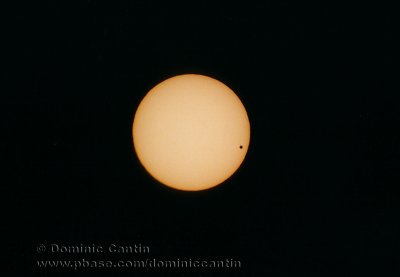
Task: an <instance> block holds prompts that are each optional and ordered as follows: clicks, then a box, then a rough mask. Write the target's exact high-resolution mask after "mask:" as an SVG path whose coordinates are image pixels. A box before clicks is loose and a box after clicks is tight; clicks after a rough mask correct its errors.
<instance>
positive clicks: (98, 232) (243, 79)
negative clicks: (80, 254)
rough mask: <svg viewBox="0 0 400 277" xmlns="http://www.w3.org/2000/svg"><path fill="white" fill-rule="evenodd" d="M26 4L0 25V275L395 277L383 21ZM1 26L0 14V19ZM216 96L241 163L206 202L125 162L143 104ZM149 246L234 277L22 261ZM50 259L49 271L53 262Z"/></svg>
mask: <svg viewBox="0 0 400 277" xmlns="http://www.w3.org/2000/svg"><path fill="white" fill-rule="evenodd" d="M299 2H300V1H293V2H290V1H263V2H261V1H260V2H259V3H251V2H248V1H246V2H240V3H234V2H225V3H223V2H218V1H215V2H203V1H193V2H188V1H187V2H184V3H181V4H173V3H171V2H169V1H164V2H156V1H122V0H121V1H109V2H107V3H104V2H100V1H94V0H92V1H42V2H41V3H37V2H30V3H26V4H25V3H24V4H21V6H19V7H17V8H16V9H13V10H10V13H9V14H8V16H7V17H6V25H4V26H3V28H4V29H5V36H3V37H4V38H5V39H4V45H5V46H6V50H5V51H3V53H2V54H1V56H2V60H3V61H4V63H3V65H5V67H6V72H5V75H4V76H5V78H6V81H8V82H10V83H11V84H12V86H11V87H10V88H9V89H5V90H4V91H3V92H2V99H3V100H2V106H3V111H4V112H5V115H4V116H3V117H2V129H3V130H5V132H4V134H3V138H4V139H5V143H3V144H2V147H1V148H2V152H3V153H4V155H3V157H5V158H6V159H7V161H8V162H7V166H6V167H5V168H4V169H5V172H6V176H7V177H10V178H7V179H8V180H7V181H6V182H4V183H3V184H2V185H1V193H2V195H3V196H4V197H5V199H6V200H5V201H3V203H5V206H6V207H7V208H6V209H5V213H6V216H5V217H4V221H3V222H4V224H2V225H3V226H2V229H3V231H5V235H4V238H5V240H6V244H5V248H4V251H3V253H2V255H3V254H4V256H7V258H8V259H10V262H7V266H6V267H5V268H4V269H5V270H4V271H5V275H4V276H20V275H19V274H20V272H28V273H30V274H28V275H26V276H32V275H33V276H71V275H72V276H89V274H93V276H110V275H113V276H128V275H129V276H150V275H151V276H153V275H154V276H225V275H233V276H236V275H240V276H398V273H399V272H400V270H399V259H400V257H399V254H398V253H399V247H400V239H399V231H400V230H399V229H400V228H399V212H400V206H399V200H400V197H399V196H400V195H399V193H400V192H399V189H398V185H399V172H400V171H399V167H400V144H399V139H400V136H399V135H398V133H399V132H398V129H399V120H400V113H399V111H398V101H397V97H396V94H397V93H398V91H399V90H398V74H397V73H396V72H397V71H396V69H398V64H397V63H395V59H394V56H395V52H397V50H398V48H395V46H394V40H395V39H396V38H398V29H396V28H395V27H394V26H395V18H396V16H397V15H396V13H395V12H394V9H393V8H392V7H389V6H385V5H384V4H381V5H379V6H375V5H368V4H365V3H363V4H360V5H355V4H354V5H351V4H349V3H347V4H339V3H336V2H324V3H323V4H321V3H319V4H305V3H299ZM6 13H7V11H6ZM184 73H198V74H204V75H208V76H211V77H214V78H216V79H218V80H220V81H222V82H224V83H225V84H227V85H228V86H230V87H231V88H232V89H233V90H234V91H235V92H236V93H237V95H238V96H239V97H240V98H241V100H242V102H243V104H244V105H245V107H246V109H247V111H248V114H249V118H250V123H251V132H252V133H251V143H250V148H249V152H248V155H247V157H246V159H245V161H244V163H243V165H242V167H241V168H240V169H239V170H238V171H237V172H236V174H235V175H234V176H233V177H232V178H230V179H229V180H227V181H226V182H225V183H223V184H222V185H221V186H218V187H216V188H214V189H211V190H207V191H203V192H198V193H185V192H180V191H175V190H172V189H168V188H166V187H163V186H161V185H159V184H158V183H157V182H156V181H154V180H153V179H152V178H151V177H150V176H149V175H148V174H147V173H146V172H145V171H144V170H143V168H142V167H141V165H140V163H139V161H138V160H137V158H136V156H135V154H134V151H133V145H132V136H131V127H132V122H133V116H134V112H135V110H136V108H137V106H138V104H139V102H140V101H141V99H142V98H143V97H144V95H145V94H146V93H147V91H148V90H149V89H151V88H152V87H153V86H154V85H156V84H157V83H159V82H160V81H162V80H164V79H166V78H168V77H172V76H174V75H177V74H184ZM111 242H115V243H118V244H121V245H129V244H132V243H141V244H145V245H149V246H150V248H151V257H158V258H161V259H173V258H175V257H180V258H192V259H195V258H204V259H214V258H219V257H221V258H233V259H237V260H241V261H242V268H241V269H230V270H228V269H216V270H210V269H199V270H193V271H189V272H186V271H185V270H178V269H177V270H171V269H169V270H168V269H157V270H151V271H150V272H147V273H146V272H145V271H144V270H122V269H121V270H114V269H112V270H107V269H96V270H86V269H85V270H84V269H81V270H78V271H76V272H75V271H71V270H66V269H57V270H54V269H53V270H44V269H38V268H37V267H36V265H35V261H36V260H37V259H40V258H43V257H49V258H54V256H55V255H53V256H52V255H50V254H49V255H48V256H46V255H47V254H38V253H36V246H37V245H39V244H42V243H43V244H46V245H47V244H50V243H58V244H60V245H77V244H80V243H83V244H92V243H96V244H101V245H107V244H108V243H111ZM57 257H58V256H57Z"/></svg>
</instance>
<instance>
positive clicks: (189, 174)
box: [132, 74, 250, 191]
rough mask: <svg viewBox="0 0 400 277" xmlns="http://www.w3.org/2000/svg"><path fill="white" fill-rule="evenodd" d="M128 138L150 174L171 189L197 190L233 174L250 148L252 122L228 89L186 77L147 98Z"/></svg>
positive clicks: (212, 81)
mask: <svg viewBox="0 0 400 277" xmlns="http://www.w3.org/2000/svg"><path fill="white" fill-rule="evenodd" d="M132 134H133V143H134V148H135V152H136V154H137V156H138V158H139V160H140V162H141V164H142V165H143V167H144V168H145V169H146V171H147V172H148V173H149V174H150V175H151V176H153V177H154V178H155V179H156V180H158V181H159V182H161V183H162V184H164V185H166V186H169V187H171V188H175V189H179V190H185V191H198V190H204V189H208V188H211V187H214V186H216V185H218V184H221V183H222V182H224V181H225V180H226V179H228V178H229V177H230V176H232V175H233V174H234V173H235V172H236V171H237V169H238V168H239V167H240V165H241V164H242V162H243V160H244V158H245V156H246V153H247V150H248V147H249V143H250V122H249V118H248V115H247V112H246V109H245V108H244V106H243V104H242V102H241V101H240V99H239V97H238V96H237V95H236V94H235V93H234V92H233V91H232V90H231V89H230V88H229V87H228V86H226V85H225V84H223V83H222V82H220V81H218V80H216V79H213V78H211V77H207V76H204V75H196V74H186V75H178V76H175V77H172V78H169V79H167V80H165V81H163V82H161V83H159V84H158V85H156V86H155V87H154V88H152V89H151V90H150V91H149V92H148V93H147V94H146V95H145V97H144V98H143V100H142V101H141V103H140V104H139V106H138V108H137V110H136V113H135V116H134V121H133V128H132Z"/></svg>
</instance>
